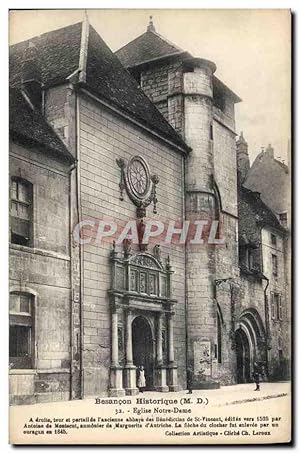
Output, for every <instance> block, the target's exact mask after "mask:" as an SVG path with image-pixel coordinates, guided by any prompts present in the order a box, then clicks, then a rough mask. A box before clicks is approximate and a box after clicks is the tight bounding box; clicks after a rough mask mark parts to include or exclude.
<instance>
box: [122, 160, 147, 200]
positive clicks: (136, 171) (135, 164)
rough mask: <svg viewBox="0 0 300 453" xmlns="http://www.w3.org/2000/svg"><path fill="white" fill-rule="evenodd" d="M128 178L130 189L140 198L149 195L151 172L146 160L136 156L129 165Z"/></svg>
mask: <svg viewBox="0 0 300 453" xmlns="http://www.w3.org/2000/svg"><path fill="white" fill-rule="evenodd" d="M127 178H128V184H129V187H130V190H131V191H132V192H133V194H134V195H135V196H136V197H138V198H144V197H146V196H147V194H148V192H149V188H150V173H149V169H148V166H147V163H146V162H145V160H144V159H143V158H142V157H140V156H136V157H133V158H132V159H131V161H130V162H129V164H128V167H127Z"/></svg>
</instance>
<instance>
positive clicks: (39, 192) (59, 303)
mask: <svg viewBox="0 0 300 453" xmlns="http://www.w3.org/2000/svg"><path fill="white" fill-rule="evenodd" d="M10 176H22V177H23V178H25V179H27V180H29V181H30V182H31V183H32V184H33V231H34V235H33V247H25V246H20V245H16V244H10V291H21V292H29V293H30V294H32V295H33V304H34V313H35V343H36V345H35V351H34V354H35V369H34V370H15V369H11V370H10V389H11V392H12V393H11V401H12V403H26V402H27V403H28V402H42V401H52V400H61V399H69V392H70V322H71V320H70V300H71V291H70V245H69V237H70V231H69V209H68V206H69V190H70V187H69V174H68V168H67V167H66V166H65V165H62V164H61V163H59V162H58V161H53V159H51V158H50V157H48V156H47V155H46V154H42V153H41V150H37V151H35V150H33V149H31V150H30V151H29V150H27V149H26V148H24V147H22V146H19V145H17V144H15V143H11V148H10Z"/></svg>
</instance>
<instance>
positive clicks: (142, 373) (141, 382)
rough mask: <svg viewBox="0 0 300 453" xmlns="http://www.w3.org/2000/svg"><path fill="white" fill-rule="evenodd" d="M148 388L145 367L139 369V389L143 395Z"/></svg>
mask: <svg viewBox="0 0 300 453" xmlns="http://www.w3.org/2000/svg"><path fill="white" fill-rule="evenodd" d="M145 387H146V379H145V370H144V367H143V365H141V366H140V367H139V377H138V388H139V391H140V392H141V393H144V390H145Z"/></svg>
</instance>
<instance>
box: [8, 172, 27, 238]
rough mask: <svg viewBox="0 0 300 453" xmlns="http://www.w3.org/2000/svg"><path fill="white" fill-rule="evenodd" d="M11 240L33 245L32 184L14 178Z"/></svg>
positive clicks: (12, 183) (11, 202) (11, 204)
mask: <svg viewBox="0 0 300 453" xmlns="http://www.w3.org/2000/svg"><path fill="white" fill-rule="evenodd" d="M10 198H11V199H10V228H11V242H12V243H14V244H19V245H26V246H31V245H32V184H31V183H30V182H28V181H26V180H24V179H21V178H12V180H11V197H10Z"/></svg>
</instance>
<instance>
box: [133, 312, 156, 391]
mask: <svg viewBox="0 0 300 453" xmlns="http://www.w3.org/2000/svg"><path fill="white" fill-rule="evenodd" d="M132 348H133V364H134V365H135V366H136V367H138V366H141V365H143V366H144V368H145V378H146V390H150V389H152V388H153V365H154V364H153V339H152V332H151V327H150V325H149V323H148V321H147V320H146V319H145V318H144V317H143V316H137V317H136V318H135V319H134V320H133V322H132Z"/></svg>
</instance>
